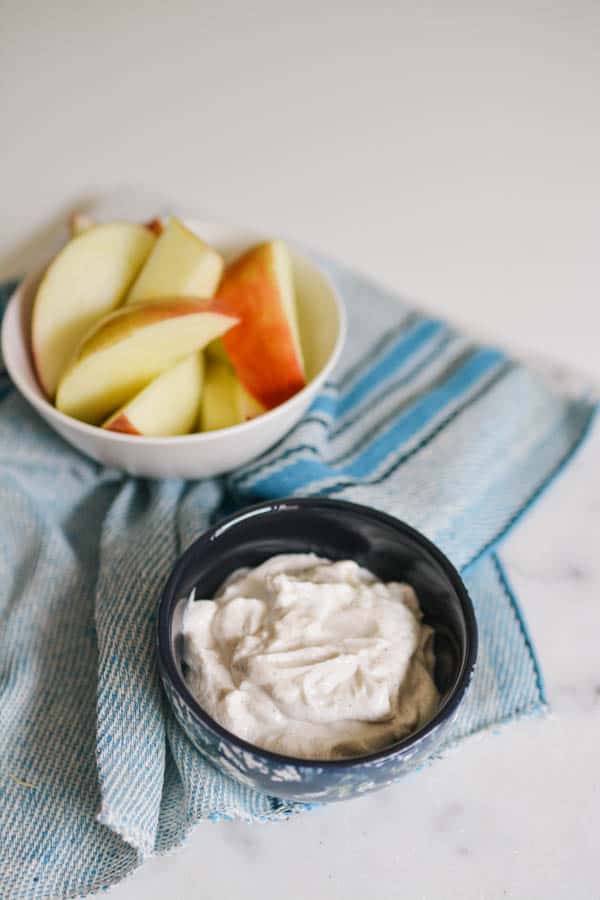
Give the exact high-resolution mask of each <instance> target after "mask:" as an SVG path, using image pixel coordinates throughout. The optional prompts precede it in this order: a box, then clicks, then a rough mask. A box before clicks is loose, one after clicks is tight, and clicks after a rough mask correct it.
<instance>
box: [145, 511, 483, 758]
mask: <svg viewBox="0 0 600 900" xmlns="http://www.w3.org/2000/svg"><path fill="white" fill-rule="evenodd" d="M299 506H300V507H304V508H308V509H310V508H311V507H318V508H320V509H322V508H325V509H337V510H340V511H343V510H347V511H348V512H354V513H358V514H360V515H363V516H365V515H366V516H368V517H370V518H371V519H373V520H374V521H376V522H378V523H381V524H386V525H389V526H391V527H392V528H394V529H395V530H396V531H399V532H401V533H402V534H404V535H407V536H408V537H410V538H412V539H413V540H414V541H415V542H416V544H417V545H418V546H419V548H420V549H421V550H423V551H425V553H427V554H429V555H430V556H432V557H433V558H434V559H435V561H436V562H437V563H438V564H439V565H440V566H441V568H442V570H443V572H444V574H445V575H446V577H447V578H448V580H449V581H450V583H451V584H452V586H453V588H454V589H455V591H456V593H457V596H458V599H459V601H460V605H461V611H462V614H463V616H464V622H465V635H466V648H465V656H464V660H463V663H462V665H461V668H460V670H459V673H458V676H457V678H456V679H455V681H454V684H453V686H452V688H451V690H450V692H449V694H448V696H447V698H446V700H445V702H444V704H443V705H442V706H441V708H440V709H439V710H438V711H437V712H436V714H435V716H433V718H432V719H430V720H429V721H428V722H427V723H426V724H425V725H424V726H423V727H422V728H420V729H418V730H417V731H415V732H412V733H411V734H409V735H407V736H406V737H405V738H403V739H402V740H400V741H396V742H395V743H393V744H390V745H389V746H388V747H384V748H383V749H382V750H377V751H376V752H374V753H368V754H364V755H362V756H352V757H348V758H344V759H334V760H331V759H330V760H328V759H305V758H301V757H296V756H285V755H283V754H281V753H275V752H274V751H272V750H266V749H265V748H263V747H258V746H257V745H256V744H251V743H249V742H248V741H245V740H244V739H243V738H240V737H238V736H237V735H235V734H233V732H231V731H228V730H227V729H226V728H224V727H223V726H222V725H220V724H219V723H218V722H217V721H216V720H215V719H213V718H212V717H211V716H210V715H209V714H208V713H207V712H206V710H205V709H203V707H202V706H200V704H199V703H198V702H197V700H195V698H194V697H193V695H192V693H191V692H190V691H189V689H188V687H187V685H186V683H185V681H184V680H183V678H182V677H181V676H180V675H179V672H178V670H177V665H176V662H175V659H174V656H173V653H172V652H171V640H170V627H171V618H172V615H171V611H172V609H173V604H174V600H175V599H176V596H175V595H176V594H177V591H176V587H177V583H178V581H179V578H180V575H181V573H182V572H183V571H184V570H185V568H186V567H187V564H188V561H189V560H190V558H191V557H193V556H194V555H195V553H196V552H197V550H198V548H199V547H202V546H203V545H208V546H209V545H210V543H211V542H212V541H214V540H215V539H217V538H218V537H219V535H220V534H222V533H223V531H225V530H227V529H229V528H232V527H235V525H236V524H237V523H238V522H239V521H241V520H244V519H247V518H249V517H251V516H254V515H267V514H268V513H269V512H276V511H278V510H281V509H287V510H289V511H292V510H293V508H294V507H299ZM478 643H479V636H478V628H477V619H476V616H475V610H474V607H473V603H472V601H471V598H470V596H469V593H468V591H467V588H466V586H465V584H464V582H463V580H462V578H461V577H460V575H459V573H458V571H457V570H456V569H455V567H454V566H453V565H452V563H451V562H450V560H449V559H448V558H447V556H446V555H445V554H444V553H442V551H441V550H440V549H439V548H438V547H437V546H436V545H435V544H434V543H433V542H432V541H430V540H429V539H428V538H426V537H425V535H423V534H422V533H421V532H420V531H417V529H415V528H413V527H412V526H411V525H408V524H407V523H406V522H403V521H402V520H400V519H397V518H395V517H394V516H391V515H389V514H388V513H384V512H381V511H380V510H377V509H374V508H373V507H370V506H364V505H362V504H358V503H350V502H349V501H347V500H333V499H329V498H323V497H289V498H283V499H279V500H265V501H263V502H261V503H256V504H254V505H252V506H247V507H244V508H243V509H241V510H238V511H237V512H235V513H233V514H232V515H230V516H227V517H226V518H224V519H221V520H220V521H219V522H218V523H217V524H216V525H214V526H212V527H211V528H208V529H207V530H206V531H204V532H203V533H202V534H201V535H200V536H199V537H198V538H196V540H195V541H193V542H192V543H191V544H190V546H189V547H188V548H187V549H186V550H185V551H184V553H183V554H182V555H181V556H180V557H179V559H178V560H177V562H176V563H175V565H174V567H173V569H172V570H171V574H170V575H169V578H168V579H167V582H166V584H165V586H164V588H163V590H162V592H161V595H160V599H159V603H158V612H157V617H156V651H157V655H158V661H159V667H160V669H161V676H162V677H163V679H164V678H165V677H168V679H169V682H170V684H171V686H172V687H173V689H174V690H175V691H176V693H177V695H178V696H179V698H180V700H182V701H183V703H184V704H185V706H186V707H187V709H188V710H189V712H190V713H191V714H192V716H193V717H194V718H195V719H197V720H200V722H201V723H202V724H203V725H207V726H208V727H209V729H211V730H212V731H213V732H216V733H217V734H218V735H219V737H221V738H222V739H223V740H225V741H228V742H229V743H231V744H233V745H234V746H235V747H237V748H238V749H240V750H242V751H245V752H250V753H253V754H254V755H256V756H258V757H262V758H264V759H265V760H267V761H268V762H271V763H274V764H276V765H278V766H281V765H292V766H295V767H297V768H301V769H312V770H314V769H338V768H344V769H348V768H353V767H360V766H362V765H365V764H367V763H374V762H376V761H377V760H382V759H385V758H387V757H389V758H392V757H395V756H396V755H398V754H401V753H403V751H405V750H407V749H409V748H410V747H412V746H413V745H416V744H418V743H419V742H420V741H421V740H422V739H423V738H425V737H426V736H427V735H428V734H431V733H433V732H434V731H435V730H436V729H437V728H438V727H439V726H440V725H442V724H443V723H444V722H446V721H447V720H448V719H450V718H451V717H452V715H453V713H454V712H455V711H456V710H457V709H458V707H459V705H460V704H461V703H462V700H463V698H464V696H465V693H466V691H467V688H468V686H469V684H470V681H471V677H472V674H473V670H474V667H475V663H476V660H477V650H478ZM165 673H166V674H165Z"/></svg>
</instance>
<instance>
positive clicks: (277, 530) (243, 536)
mask: <svg viewBox="0 0 600 900" xmlns="http://www.w3.org/2000/svg"><path fill="white" fill-rule="evenodd" d="M308 552H314V553H318V554H320V555H321V556H325V557H329V558H331V559H354V560H356V561H357V562H358V563H359V564H360V565H362V566H365V567H366V568H368V569H371V571H373V572H374V573H375V574H376V575H378V576H379V577H380V578H381V579H383V580H384V581H393V580H396V581H406V582H408V583H409V584H411V585H412V586H413V587H414V588H415V590H416V592H417V595H418V597H419V600H420V603H421V608H422V609H423V613H424V618H425V621H426V622H427V623H428V624H430V625H431V626H433V628H434V629H435V645H434V646H435V654H436V670H435V680H436V683H437V686H438V689H439V691H440V694H441V697H442V700H441V704H440V708H439V710H438V712H437V713H436V715H435V716H434V718H433V719H431V721H429V722H428V723H427V724H426V725H425V726H424V727H423V728H421V729H420V730H419V731H416V732H415V733H414V734H411V735H409V736H408V737H405V738H404V739H403V740H401V741H398V742H397V743H395V744H391V745H390V746H389V747H386V748H385V749H384V750H379V751H378V752H377V753H371V754H369V755H367V756H359V757H352V758H351V759H345V760H335V761H324V760H306V759H298V758H295V757H291V756H282V755H280V754H277V753H271V752H270V751H269V750H262V749H261V748H260V747H256V746H254V745H253V744H248V743H247V742H246V741H243V740H242V739H241V738H238V737H236V736H235V735H234V734H231V732H229V731H226V730H225V729H224V728H222V727H221V726H220V725H219V724H218V723H217V722H215V720H214V719H212V718H211V717H210V716H209V715H208V713H206V712H205V711H204V710H203V709H202V708H201V707H200V706H199V705H198V703H197V702H196V701H195V700H194V698H193V696H192V695H191V693H190V692H189V690H188V688H187V686H186V683H185V680H184V675H183V670H182V659H181V658H182V639H181V619H182V612H183V608H184V605H185V602H186V601H187V598H188V596H189V594H190V591H191V590H192V588H194V587H195V588H196V592H197V593H196V596H197V597H199V598H200V597H201V598H210V597H212V596H214V594H215V592H216V590H217V589H218V587H219V586H220V585H221V583H222V582H223V581H224V580H225V578H226V577H227V576H228V575H229V574H230V573H231V572H232V571H233V570H234V569H237V568H239V567H240V566H256V565H258V564H259V563H261V562H263V561H264V560H265V559H268V558H269V557H270V556H273V555H275V554H276V553H308ZM476 656H477V624H476V621H475V613H474V611H473V606H472V604H471V600H470V599H469V595H468V594H467V591H466V588H465V586H464V584H463V582H462V581H461V579H460V576H459V575H458V573H457V572H456V570H455V569H454V567H453V566H452V565H451V563H450V562H449V561H448V560H447V559H446V557H445V556H444V555H443V553H441V552H440V551H439V550H438V549H437V547H435V546H434V545H433V544H432V543H431V542H430V541H428V540H427V538H425V537H423V535H422V534H420V533H419V532H418V531H415V530H414V528H410V527H409V526H408V525H405V524H404V523H403V522H400V521H398V520H397V519H394V518H392V517H391V516H388V515H385V514H384V513H381V512H378V511H377V510H374V509H370V508H369V507H365V506H357V505H355V504H353V503H345V502H343V501H339V500H326V499H310V498H307V499H290V500H277V501H269V502H266V503H260V504H259V505H257V506H253V507H250V508H248V509H244V510H242V511H241V512H238V513H236V514H235V515H233V516H231V517H230V518H228V519H225V520H224V521H222V522H220V523H219V524H218V525H217V526H216V527H215V528H211V529H210V530H209V531H206V532H205V533H204V534H203V535H202V536H201V537H200V538H198V540H197V541H195V542H194V543H193V544H192V545H191V547H189V548H188V550H186V552H185V553H184V554H183V556H182V557H181V558H180V559H179V561H178V562H177V564H176V565H175V568H174V569H173V572H172V574H171V576H170V578H169V580H168V582H167V584H166V586H165V589H164V591H163V595H162V598H161V600H160V605H159V610H158V660H159V667H160V673H161V677H162V681H163V685H164V688H165V691H166V694H167V697H168V699H169V701H170V703H171V705H172V707H173V711H174V713H175V716H176V718H177V720H178V721H179V723H180V725H181V727H182V728H183V729H184V731H185V732H186V734H187V736H188V737H189V739H190V740H191V741H192V743H193V744H194V746H195V747H197V749H198V750H199V751H200V752H201V753H202V754H204V756H206V757H208V759H209V760H210V761H211V762H212V763H213V764H214V765H215V766H216V767H217V768H218V769H220V770H221V771H223V772H225V773H226V774H227V775H230V776H232V777H233V778H236V779H237V780H238V781H240V782H242V783H243V784H246V785H249V786H250V787H253V788H255V789H256V790H257V791H262V792H264V793H268V794H272V795H274V796H276V797H284V798H287V799H291V800H299V801H303V802H315V801H318V802H328V801H331V800H342V799H344V798H346V797H352V796H354V795H358V794H363V793H365V792H367V791H372V790H376V789H378V788H380V787H383V786H385V785H387V784H390V783H391V782H393V781H395V780H396V779H398V778H399V777H401V776H402V775H403V774H404V773H405V772H407V771H409V770H411V769H413V768H414V767H415V766H416V765H418V764H419V763H421V762H423V761H424V760H425V759H426V758H427V757H429V756H430V755H431V754H432V753H435V751H436V750H437V749H439V747H440V745H441V744H442V742H443V739H444V735H445V734H446V732H447V731H448V729H449V727H450V725H451V723H452V721H453V719H454V717H455V715H456V712H457V710H458V707H459V705H460V703H461V701H462V700H463V698H464V696H465V692H466V690H467V687H468V685H469V682H470V680H471V675H472V672H473V667H474V665H475V659H476Z"/></svg>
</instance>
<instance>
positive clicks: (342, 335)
mask: <svg viewBox="0 0 600 900" xmlns="http://www.w3.org/2000/svg"><path fill="white" fill-rule="evenodd" d="M186 223H189V224H190V225H191V226H193V225H194V224H196V225H197V224H198V223H199V220H197V219H192V218H186ZM211 224H222V223H214V222H213V223H211ZM227 227H231V228H232V229H233V230H235V231H243V232H244V233H245V234H251V233H254V232H252V231H247V230H246V229H244V228H242V227H241V226H237V225H231V226H227ZM255 234H256V238H257V240H258V239H260V233H259V232H258V231H257V232H255ZM291 249H292V252H293V253H294V254H296V255H297V256H298V257H300V258H301V259H302V261H303V263H306V264H308V265H309V266H310V267H311V268H313V269H315V270H316V271H317V272H318V273H319V275H320V277H321V278H322V279H323V280H324V282H325V283H326V284H327V287H328V289H329V291H330V294H331V296H332V298H333V303H334V305H335V309H336V313H337V334H336V338H335V343H334V345H333V348H332V350H331V353H330V354H329V356H328V358H327V361H326V362H325V364H324V365H323V367H322V368H321V370H320V371H319V372H317V374H316V375H315V376H314V377H313V378H312V379H311V381H309V382H307V383H306V384H305V385H304V387H303V388H301V389H300V390H299V391H298V392H297V393H296V394H294V395H293V396H292V397H290V398H289V399H288V400H285V401H284V402H283V403H280V404H279V405H278V406H275V407H274V408H273V409H269V410H267V412H264V413H262V415H260V416H257V417H256V418H254V419H250V420H249V421H247V422H241V423H240V424H239V425H230V426H229V427H228V428H220V429H218V430H217V431H214V432H211V431H207V432H194V433H192V434H180V435H170V436H168V437H152V436H148V435H130V434H123V433H121V432H117V431H109V430H108V429H105V428H101V427H99V426H98V425H89V424H88V423H87V422H81V421H80V420H79V419H76V418H74V417H73V416H69V415H67V414H66V413H63V412H61V411H60V410H59V409H57V408H56V407H55V406H54V404H53V403H51V402H50V400H48V398H47V397H46V396H45V394H44V391H43V388H42V386H41V385H40V383H39V380H38V377H37V374H36V371H35V365H34V363H33V357H32V350H31V339H30V337H29V338H28V336H27V335H26V334H25V333H24V328H23V325H22V321H18V322H17V332H18V334H19V339H20V341H21V344H22V346H23V347H24V349H25V352H26V355H27V356H28V357H29V360H30V363H31V368H32V372H33V375H34V379H35V382H36V386H37V390H33V389H32V388H31V387H30V386H29V385H28V384H27V383H26V381H25V378H24V377H23V376H22V374H21V371H20V369H19V367H18V366H13V359H12V353H11V349H10V347H9V345H8V325H7V322H9V321H10V318H11V316H12V315H14V314H15V310H16V309H18V311H19V313H20V312H21V309H22V305H23V299H24V297H25V296H26V294H27V291H28V290H30V289H31V286H32V285H34V284H35V283H36V282H37V281H38V280H39V279H40V278H41V277H42V275H43V273H44V272H45V270H46V268H47V267H48V265H49V264H50V262H51V261H52V259H53V258H54V257H52V259H50V260H48V261H47V262H46V263H44V265H42V266H38V267H36V268H35V269H34V270H33V271H32V272H31V273H30V274H29V275H27V276H26V277H25V278H23V279H22V280H21V281H19V283H18V284H17V286H16V288H15V289H14V291H13V292H12V293H11V295H10V297H9V299H8V301H7V303H6V308H5V311H4V316H3V319H2V329H1V340H0V346H1V348H2V356H3V358H4V364H5V366H6V371H7V372H8V374H9V376H10V379H11V381H12V382H13V384H14V385H15V387H16V388H17V390H18V391H19V393H20V394H21V395H22V396H23V397H24V398H25V399H26V400H27V402H28V403H29V404H30V405H31V406H33V407H34V409H36V410H37V411H38V412H40V413H41V414H43V415H45V416H47V417H48V419H50V420H51V421H55V422H57V423H60V424H63V425H65V426H67V427H69V428H72V429H73V430H74V431H76V432H80V433H81V434H84V435H89V436H91V437H93V438H94V439H97V440H105V441H107V442H109V443H111V442H112V443H117V444H118V443H121V444H130V445H131V446H135V447H139V446H140V445H143V446H146V447H148V446H153V447H172V446H173V445H174V444H198V445H207V444H210V443H212V442H217V441H219V440H220V439H222V437H223V435H224V434H226V435H227V437H231V438H235V437H238V436H243V435H244V434H247V433H248V432H249V431H250V430H252V429H256V428H261V427H262V426H263V425H264V423H265V422H266V421H271V420H272V419H274V418H277V417H278V416H280V415H281V414H282V413H285V411H286V410H288V409H289V408H290V407H292V406H294V405H298V404H299V403H302V400H303V399H304V398H305V397H306V393H307V392H308V391H310V390H311V388H313V387H314V386H315V385H323V384H324V383H325V382H326V380H327V378H328V377H329V375H330V374H331V372H332V371H333V369H334V368H335V366H336V364H337V362H338V361H339V358H340V356H341V353H342V350H343V348H344V345H345V343H346V334H347V328H348V321H347V319H348V317H347V313H346V307H345V305H344V301H343V299H342V297H341V295H340V292H339V290H338V289H337V287H336V285H335V284H334V282H333V279H332V278H331V277H330V276H329V275H328V273H327V272H326V271H325V270H324V269H323V267H322V266H321V265H319V263H317V262H315V261H314V260H313V259H312V257H310V256H307V254H306V253H305V252H304V248H300V249H298V246H297V245H296V244H295V243H294V242H291Z"/></svg>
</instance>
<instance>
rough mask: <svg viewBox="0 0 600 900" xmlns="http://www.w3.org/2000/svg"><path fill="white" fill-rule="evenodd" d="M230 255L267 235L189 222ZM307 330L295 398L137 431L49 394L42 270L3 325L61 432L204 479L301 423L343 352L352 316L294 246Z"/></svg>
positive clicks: (16, 369)
mask: <svg viewBox="0 0 600 900" xmlns="http://www.w3.org/2000/svg"><path fill="white" fill-rule="evenodd" d="M186 224H187V225H188V227H189V228H191V229H192V230H193V231H195V232H196V233H197V234H198V235H200V236H201V237H202V238H203V240H205V241H207V242H208V243H209V244H212V245H213V246H215V247H216V248H218V249H219V250H220V251H221V252H222V254H223V255H224V257H225V259H226V260H230V259H232V258H234V257H235V256H237V255H238V254H239V253H241V252H242V251H243V250H245V249H246V248H247V247H249V246H250V245H252V244H255V243H257V242H258V241H260V240H264V236H262V235H259V234H256V233H254V232H252V231H249V230H246V229H241V228H235V227H230V226H227V225H222V224H216V223H211V222H196V221H188V222H186ZM291 253H292V262H293V270H294V281H295V285H296V295H297V305H298V318H299V325H300V337H301V341H302V347H303V351H304V356H305V364H306V374H307V379H308V383H307V385H306V387H304V388H303V389H302V390H301V391H299V393H297V394H296V395H295V396H294V397H292V398H291V399H290V400H287V401H286V402H285V403H282V404H281V406H278V407H277V408H276V409H273V410H271V411H270V412H268V413H265V414H264V415H262V416H259V417H258V418H256V419H253V420H251V421H249V422H244V423H243V424H241V425H236V426H234V427H232V428H224V429H222V430H221V431H212V432H207V433H205V434H187V435H182V436H180V437H164V438H155V437H135V436H131V435H126V434H120V433H117V432H111V431H106V430H104V429H102V428H97V427H95V426H93V425H86V424H85V423H84V422H79V421H78V420H77V419H73V418H71V416H66V415H64V413H61V412H59V411H58V410H57V409H55V407H54V406H52V404H51V403H49V402H48V400H46V398H45V396H44V394H43V392H42V390H41V388H40V386H39V384H38V381H37V378H36V376H35V372H34V369H33V364H32V359H31V351H30V330H31V309H32V305H33V300H34V297H35V292H36V288H37V285H38V283H39V280H40V278H41V275H42V273H41V272H38V273H37V274H36V275H32V276H30V277H29V278H27V279H26V280H25V281H24V282H23V283H22V284H21V285H20V287H19V288H18V289H17V290H16V291H15V293H14V294H13V296H12V298H11V300H10V302H9V304H8V307H7V309H6V312H5V314H4V321H3V325H2V354H3V356H4V363H5V365H6V368H7V370H8V373H9V375H10V377H11V379H12V381H13V383H14V385H15V386H16V387H17V389H18V390H19V391H20V392H21V394H22V395H23V396H24V397H25V399H26V400H28V402H29V403H30V404H31V405H32V406H33V407H34V408H35V409H36V410H37V411H38V412H39V414H40V415H41V416H42V417H43V418H44V419H45V420H46V422H48V424H49V425H50V426H51V427H52V428H54V430H55V431H57V432H58V433H59V434H60V435H62V437H63V438H64V439H65V440H66V441H68V442H69V443H70V444H72V445H73V446H74V447H77V448H78V449H79V450H81V451H82V452H83V453H86V454H87V455H88V456H91V457H92V458H93V459H95V460H97V461H98V462H101V463H104V465H106V466H114V467H116V468H118V469H123V470H125V471H126V472H129V473H130V474H132V475H142V476H146V477H150V478H204V477H207V476H210V475H220V474H222V473H224V472H230V471H232V470H233V469H236V468H237V467H238V466H243V465H245V464H246V463H248V462H250V460H252V459H254V458H255V457H257V456H259V455H260V454H261V453H263V452H264V451H265V450H267V449H268V448H269V447H271V446H272V445H273V444H275V443H276V442H277V441H278V440H280V438H282V437H283V436H284V434H286V432H288V431H289V430H290V428H292V426H293V425H295V424H296V422H298V420H299V419H300V418H301V416H302V415H303V413H304V412H305V411H306V409H307V407H308V406H309V405H310V403H311V402H312V400H314V398H315V396H316V394H317V392H318V391H319V388H320V387H321V385H322V384H323V382H324V381H325V379H326V378H327V376H328V375H329V374H330V373H331V371H332V369H333V367H334V366H335V364H336V362H337V360H338V358H339V355H340V353H341V350H342V347H343V344H344V339H345V334H346V316H345V311H344V307H343V304H342V302H341V300H340V298H339V296H338V295H337V293H336V291H335V290H334V288H333V286H332V284H331V282H330V281H329V279H328V278H327V277H326V276H325V275H324V273H323V272H322V271H321V270H320V269H319V268H318V267H317V266H316V265H315V264H314V263H312V262H310V261H309V260H308V259H306V258H305V257H304V256H301V255H300V254H299V253H297V252H296V251H295V250H294V248H291Z"/></svg>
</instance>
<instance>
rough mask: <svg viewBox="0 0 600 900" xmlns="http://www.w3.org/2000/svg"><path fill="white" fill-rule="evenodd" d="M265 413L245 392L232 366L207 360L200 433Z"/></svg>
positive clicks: (215, 360)
mask: <svg viewBox="0 0 600 900" xmlns="http://www.w3.org/2000/svg"><path fill="white" fill-rule="evenodd" d="M263 412H265V408H264V406H261V404H260V403H257V401H256V400H254V398H253V397H251V396H250V394H249V393H248V392H247V391H246V390H245V388H244V387H243V386H242V384H241V383H240V381H239V379H238V377H237V376H236V374H235V372H234V371H233V369H232V368H231V366H230V365H228V364H227V363H224V362H221V361H219V360H217V359H214V358H212V359H211V358H210V357H209V358H208V359H207V362H206V375H205V380H204V390H203V392H202V404H201V407H200V431H216V430H217V429H219V428H229V427H230V426H231V425H239V424H240V423H241V422H245V421H247V420H248V419H253V418H255V417H256V416H259V415H260V414H261V413H263Z"/></svg>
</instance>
